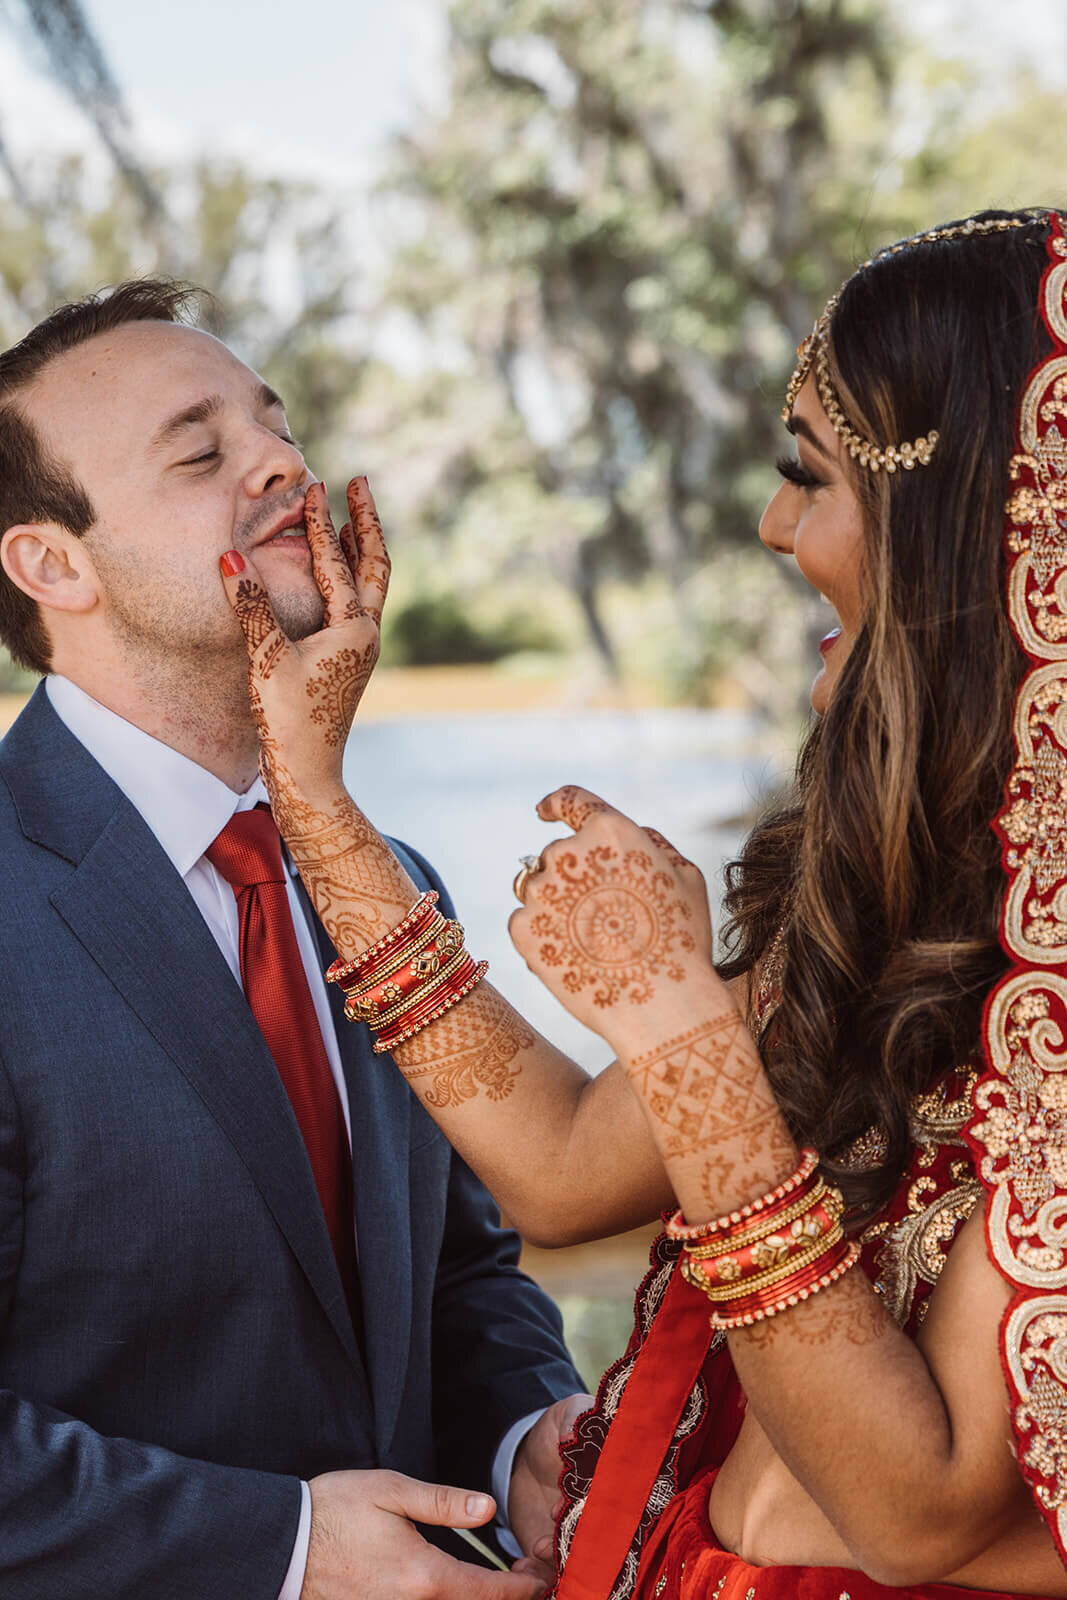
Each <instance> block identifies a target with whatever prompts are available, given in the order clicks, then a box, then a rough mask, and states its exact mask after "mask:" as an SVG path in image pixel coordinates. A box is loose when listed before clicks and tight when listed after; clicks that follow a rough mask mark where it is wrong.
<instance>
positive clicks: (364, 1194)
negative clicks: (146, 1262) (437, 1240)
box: [300, 884, 412, 1456]
mask: <svg viewBox="0 0 1067 1600" xmlns="http://www.w3.org/2000/svg"><path fill="white" fill-rule="evenodd" d="M300 892H301V896H302V897H303V898H304V900H305V903H306V904H308V906H309V910H310V903H309V902H308V901H307V897H306V894H305V891H304V888H303V885H302V884H301V886H300ZM312 926H313V927H314V929H315V936H316V939H317V940H318V944H319V953H320V955H321V957H322V965H323V968H326V967H327V966H329V964H330V962H332V961H333V960H335V959H336V954H337V952H336V951H335V950H334V949H333V947H332V945H331V944H330V942H329V939H328V938H327V936H326V933H325V930H324V929H323V927H322V924H321V923H320V922H319V921H318V919H317V918H316V917H315V916H314V914H312ZM328 993H329V997H330V1011H331V1015H332V1017H333V1023H334V1029H335V1032H336V1034H337V1040H338V1044H339V1046H340V1051H341V1064H342V1066H343V1068H344V1073H345V1082H346V1084H347V1086H348V1104H349V1112H350V1115H351V1122H352V1176H353V1189H354V1193H355V1207H356V1239H357V1241H358V1245H359V1276H360V1289H361V1293H362V1296H363V1326H364V1334H365V1340H366V1346H367V1365H368V1367H369V1370H370V1381H371V1389H372V1393H373V1396H374V1431H375V1436H376V1439H377V1443H378V1450H379V1454H380V1455H382V1456H384V1454H385V1452H386V1451H387V1449H388V1446H389V1443H390V1441H391V1440H392V1437H393V1432H394V1430H395V1428H396V1423H397V1418H398V1417H399V1414H400V1407H401V1402H402V1400H403V1395H404V1380H405V1376H406V1373H407V1365H408V1351H409V1346H410V1337H411V1306H412V1284H411V1270H412V1268H411V1192H410V1185H409V1172H408V1152H409V1143H410V1129H411V1091H410V1089H409V1088H408V1086H407V1084H406V1083H405V1081H404V1079H403V1077H402V1076H401V1074H400V1072H399V1070H398V1069H397V1067H396V1066H395V1065H394V1063H393V1062H392V1061H391V1060H390V1058H389V1057H388V1056H376V1055H375V1054H374V1052H373V1050H372V1049H371V1042H370V1034H369V1032H368V1030H367V1029H366V1028H364V1027H361V1026H359V1025H358V1024H355V1023H351V1022H349V1021H348V1019H347V1018H346V1017H345V1014H344V995H343V994H342V993H341V991H340V990H339V989H338V987H337V985H336V984H330V985H329V986H328Z"/></svg>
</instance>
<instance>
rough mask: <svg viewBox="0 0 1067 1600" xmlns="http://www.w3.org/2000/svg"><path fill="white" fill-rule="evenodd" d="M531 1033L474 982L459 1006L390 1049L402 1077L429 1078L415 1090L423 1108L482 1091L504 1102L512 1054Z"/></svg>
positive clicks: (526, 1044)
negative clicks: (424, 1104) (472, 989)
mask: <svg viewBox="0 0 1067 1600" xmlns="http://www.w3.org/2000/svg"><path fill="white" fill-rule="evenodd" d="M533 1043H534V1034H533V1031H532V1029H530V1028H529V1027H528V1026H527V1025H526V1023H525V1022H524V1021H523V1020H522V1018H521V1017H520V1016H519V1015H518V1013H517V1012H516V1011H513V1010H512V1008H511V1006H510V1005H508V1003H507V1001H506V1000H505V999H503V998H502V996H500V995H498V994H497V993H496V991H495V990H493V989H490V988H488V987H486V986H484V985H483V986H480V987H479V988H477V989H476V990H474V992H473V993H472V994H469V995H468V996H467V997H466V999H465V1000H464V1002H463V1004H462V1005H461V1006H457V1007H456V1008H455V1010H453V1011H449V1012H447V1013H446V1015H445V1016H443V1017H440V1018H438V1020H437V1021H436V1022H433V1023H431V1024H430V1026H429V1027H428V1028H425V1029H424V1030H423V1031H422V1032H421V1033H417V1034H416V1035H415V1037H414V1038H413V1039H409V1040H408V1041H407V1042H406V1043H405V1044H402V1045H399V1046H397V1048H396V1049H395V1050H394V1051H393V1056H394V1059H395V1060H396V1063H397V1065H398V1066H399V1068H400V1070H401V1072H402V1073H403V1074H404V1076H405V1078H407V1079H408V1080H409V1081H414V1080H416V1079H419V1078H426V1077H429V1078H430V1079H431V1080H432V1081H431V1083H430V1086H429V1087H428V1088H420V1089H419V1091H418V1092H419V1094H420V1095H421V1097H422V1099H423V1100H424V1101H425V1102H426V1104H427V1105H428V1106H434V1107H437V1108H441V1107H445V1106H459V1105H462V1104H463V1103H464V1101H466V1100H472V1099H474V1097H475V1096H476V1095H478V1094H479V1093H481V1091H482V1090H484V1091H485V1093H486V1095H487V1096H488V1098H489V1099H490V1100H505V1099H507V1097H508V1095H509V1094H510V1093H511V1091H512V1090H513V1089H514V1087H515V1080H516V1079H517V1078H518V1076H519V1071H520V1069H519V1067H517V1066H516V1065H515V1057H516V1056H517V1055H518V1054H519V1052H520V1051H522V1050H528V1049H529V1048H530V1046H531V1045H532V1044H533Z"/></svg>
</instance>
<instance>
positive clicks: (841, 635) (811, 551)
mask: <svg viewBox="0 0 1067 1600" xmlns="http://www.w3.org/2000/svg"><path fill="white" fill-rule="evenodd" d="M786 426H787V428H788V430H789V432H790V433H791V434H792V435H793V438H794V439H795V441H796V455H795V456H794V457H792V458H785V459H783V460H782V461H780V462H779V464H778V470H779V471H780V472H781V474H782V476H783V478H784V479H785V482H784V483H783V484H782V487H781V488H780V489H779V490H778V493H777V494H776V495H775V496H774V499H773V500H772V501H771V502H770V504H769V505H768V507H767V509H766V511H765V512H764V513H763V517H762V519H761V520H760V526H759V536H760V538H761V539H762V540H763V542H764V544H765V545H766V546H767V548H768V549H769V550H775V551H777V552H778V553H779V554H781V555H791V556H792V557H793V558H794V560H795V561H796V564H797V566H798V567H799V568H800V571H801V572H802V573H803V575H804V577H805V578H806V579H807V580H808V582H809V583H810V584H811V586H812V588H814V589H818V591H819V593H820V594H821V595H823V596H824V597H825V598H826V599H827V600H828V601H829V602H830V604H831V605H832V606H833V608H834V610H835V611H836V612H837V616H838V621H839V623H840V627H839V628H835V629H834V630H832V631H831V632H830V633H829V634H827V636H826V638H825V639H823V641H822V643H821V644H820V645H819V651H820V654H821V655H822V666H821V668H820V669H819V672H818V674H817V675H816V678H815V681H814V683H813V684H812V686H811V703H812V706H813V707H814V709H815V710H816V711H818V712H823V711H825V710H826V707H827V706H828V705H829V703H830V696H831V694H832V693H833V689H834V684H835V683H836V682H837V680H838V678H839V676H840V674H841V668H842V667H843V666H844V664H845V660H846V658H847V656H848V653H849V651H850V650H851V648H852V644H853V641H854V639H855V637H856V634H857V633H858V631H859V627H860V623H861V621H862V616H863V599H862V595H861V581H860V565H861V551H862V538H863V523H862V515H861V511H860V503H859V501H858V499H857V498H856V495H855V493H854V491H853V489H852V487H851V485H850V483H849V480H848V477H847V475H846V472H845V466H844V461H843V460H842V450H841V441H840V440H839V438H838V437H837V434H836V433H835V432H834V430H833V428H832V427H831V426H830V423H829V422H828V420H827V417H826V413H825V411H824V410H823V408H822V405H821V404H820V401H819V395H818V391H817V389H816V387H815V380H814V378H810V377H809V378H808V380H807V382H806V383H805V384H804V387H803V388H802V389H801V391H800V393H799V395H798V396H797V400H796V404H795V406H794V407H793V415H792V417H791V418H790V420H789V422H788V423H787V424H786ZM844 459H845V460H847V459H848V457H847V454H846V455H845V458H844Z"/></svg>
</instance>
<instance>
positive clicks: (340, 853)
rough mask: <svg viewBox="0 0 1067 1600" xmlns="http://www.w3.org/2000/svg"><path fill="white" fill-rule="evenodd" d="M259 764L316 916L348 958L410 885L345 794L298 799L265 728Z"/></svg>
mask: <svg viewBox="0 0 1067 1600" xmlns="http://www.w3.org/2000/svg"><path fill="white" fill-rule="evenodd" d="M261 767H262V770H263V780H264V782H265V783H266V785H267V790H268V792H269V794H270V797H271V810H272V813H273V815H274V820H275V822H276V823H277V825H278V829H279V831H280V833H281V834H282V837H283V838H284V839H285V842H286V844H287V846H288V847H289V854H290V855H291V856H292V858H293V864H294V866H295V867H296V869H297V871H298V872H299V873H300V876H301V878H302V879H303V882H304V887H305V888H306V889H307V891H308V894H309V895H310V896H311V901H312V904H313V905H314V907H315V910H316V912H317V913H318V916H319V920H320V921H321V922H322V925H323V927H324V928H325V929H326V932H327V934H328V935H329V937H330V940H331V942H332V944H333V946H334V948H335V949H336V951H337V953H338V955H340V956H343V957H344V958H345V959H346V960H351V959H352V958H353V957H355V956H357V955H359V954H360V953H361V951H363V950H365V949H366V948H367V947H368V945H372V944H373V943H374V942H375V940H376V939H380V938H381V936H382V934H383V933H387V932H388V931H389V929H390V928H392V927H394V926H395V925H396V923H397V922H399V921H400V919H401V917H403V916H404V915H405V913H406V912H407V911H408V910H409V909H410V907H411V904H412V901H413V900H414V899H415V897H416V894H417V890H416V888H415V885H414V884H413V883H412V881H411V879H410V878H409V877H408V875H407V873H406V872H405V871H404V869H403V867H402V866H401V865H400V863H399V862H398V861H397V860H396V858H395V856H394V855H393V853H392V851H391V850H390V849H389V847H388V845H387V844H386V843H385V841H384V840H383V839H382V838H381V837H380V835H379V834H378V833H377V831H376V830H375V829H374V828H373V827H372V826H371V824H370V823H369V822H368V821H367V819H366V817H365V816H364V815H363V813H362V812H361V811H360V810H359V808H358V807H357V806H356V804H355V802H354V801H353V800H351V799H350V798H349V797H348V796H347V795H344V796H342V797H340V798H338V799H337V800H335V801H334V803H333V807H332V809H331V811H329V812H324V811H319V810H317V809H316V808H315V807H314V806H311V805H308V804H307V802H306V801H305V800H303V799H302V797H301V796H300V793H299V791H298V789H297V786H296V784H295V782H294V780H293V776H292V774H291V773H290V772H289V771H288V770H287V768H286V767H285V766H283V765H282V764H281V763H280V762H279V760H278V755H277V746H276V744H275V742H274V740H273V739H272V737H271V736H270V735H269V734H268V735H266V736H265V737H264V739H263V743H262V751H261Z"/></svg>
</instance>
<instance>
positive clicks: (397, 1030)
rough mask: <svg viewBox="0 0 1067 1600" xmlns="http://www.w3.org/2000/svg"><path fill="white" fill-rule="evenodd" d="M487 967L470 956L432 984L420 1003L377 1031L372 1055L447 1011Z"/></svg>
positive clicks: (395, 1044)
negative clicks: (431, 989)
mask: <svg viewBox="0 0 1067 1600" xmlns="http://www.w3.org/2000/svg"><path fill="white" fill-rule="evenodd" d="M488 970H489V963H488V961H479V962H477V963H475V961H474V960H473V958H472V957H471V956H469V955H468V956H466V959H465V960H464V961H463V962H462V964H461V965H459V966H458V967H457V968H456V970H455V971H454V972H452V973H451V975H450V976H449V977H448V978H446V979H443V980H442V981H440V982H438V983H436V984H434V986H433V991H432V993H431V994H428V995H427V996H426V997H425V999H424V1000H423V1001H422V1003H421V1004H420V1005H419V1006H418V1007H416V1008H414V1009H413V1010H412V1011H410V1012H405V1014H404V1015H403V1016H401V1017H399V1018H397V1020H396V1022H395V1024H394V1025H393V1026H392V1027H391V1028H388V1029H385V1030H383V1031H382V1032H381V1033H379V1034H378V1037H377V1038H376V1039H375V1041H374V1053H375V1055H381V1054H383V1052H384V1051H386V1050H393V1049H395V1047H396V1046H397V1045H398V1044H403V1043H404V1041H405V1040H407V1039H411V1038H413V1037H414V1036H415V1034H416V1033H420V1032H421V1031H422V1029H423V1028H425V1027H428V1026H429V1024H430V1023H431V1022H436V1021H437V1019H438V1017H443V1016H444V1014H445V1012H446V1011H451V1009H452V1007H453V1006H454V1005H457V1004H458V1002H459V1001H460V1000H462V999H463V997H464V995H467V994H470V992H471V990H472V989H473V988H474V986H475V984H478V983H480V982H481V981H482V979H483V978H484V977H485V974H486V973H487V972H488Z"/></svg>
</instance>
